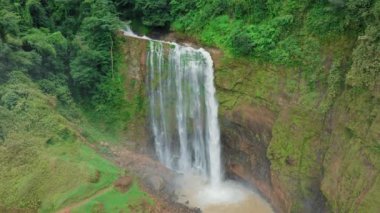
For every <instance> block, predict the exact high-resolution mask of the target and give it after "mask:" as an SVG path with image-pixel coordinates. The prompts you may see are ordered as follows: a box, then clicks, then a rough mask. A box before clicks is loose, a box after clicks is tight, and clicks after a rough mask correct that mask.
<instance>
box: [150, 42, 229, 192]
mask: <svg viewBox="0 0 380 213" xmlns="http://www.w3.org/2000/svg"><path fill="white" fill-rule="evenodd" d="M147 68H148V73H149V78H148V82H149V95H150V98H149V99H150V115H151V116H150V117H151V124H152V130H153V135H154V141H155V149H156V153H157V156H158V158H159V159H160V161H161V162H163V163H164V164H165V165H166V166H167V167H169V168H171V169H174V170H177V171H180V172H183V173H190V172H191V173H192V172H194V171H195V172H197V173H198V174H200V175H202V176H204V177H208V178H209V180H210V182H211V184H213V185H218V184H220V182H221V180H222V171H221V159H220V130H219V124H218V117H217V116H218V104H217V101H216V98H215V87H214V71H213V61H212V59H211V56H210V54H209V53H208V52H207V51H205V50H204V49H194V48H191V47H185V46H181V45H178V44H175V43H163V42H159V41H154V40H150V46H149V52H148V57H147Z"/></svg>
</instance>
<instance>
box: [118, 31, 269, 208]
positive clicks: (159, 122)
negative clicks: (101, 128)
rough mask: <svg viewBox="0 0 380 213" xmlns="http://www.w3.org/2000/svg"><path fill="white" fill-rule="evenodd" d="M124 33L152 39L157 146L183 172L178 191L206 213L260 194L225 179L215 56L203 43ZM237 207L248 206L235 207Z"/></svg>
mask: <svg viewBox="0 0 380 213" xmlns="http://www.w3.org/2000/svg"><path fill="white" fill-rule="evenodd" d="M124 34H125V35H126V36H132V37H136V38H140V39H146V40H148V41H149V47H148V51H147V59H146V67H147V84H148V91H149V114H150V122H151V129H152V133H153V136H154V145H155V151H156V154H157V157H158V159H159V160H160V161H161V162H162V163H163V164H164V165H165V166H167V167H168V168H170V169H172V170H174V171H176V172H177V173H179V174H181V175H179V176H180V178H179V179H178V180H177V181H176V182H177V183H176V184H177V186H178V187H177V188H179V189H180V191H179V193H178V195H179V196H180V197H184V199H183V201H184V202H185V203H186V202H187V201H191V202H192V204H193V205H195V206H196V207H201V208H202V210H203V211H206V212H215V211H217V212H220V211H219V210H217V209H218V208H220V207H221V205H219V204H223V205H224V207H223V209H227V211H222V212H229V210H228V206H229V207H231V205H232V204H233V203H235V204H236V203H241V204H243V203H242V202H243V201H247V200H248V202H249V203H252V202H250V201H249V200H251V201H252V198H253V197H254V200H256V201H257V199H260V198H259V196H257V195H255V196H254V194H253V193H250V192H248V191H247V190H246V189H244V188H243V187H240V186H238V185H237V184H236V183H232V182H231V181H224V177H223V171H222V163H221V145H220V129H219V123H218V103H217V100H216V97H215V92H216V90H215V86H214V70H213V60H212V58H211V55H210V54H209V53H208V52H207V51H206V50H204V49H202V48H200V49H195V48H192V47H188V46H183V45H179V44H177V43H174V42H166V41H158V40H154V39H150V38H148V37H146V36H138V35H136V34H134V33H133V32H132V31H131V30H130V29H129V28H127V30H125V31H124ZM184 186H186V187H184ZM247 198H251V199H247ZM186 199H187V201H185V200H186ZM180 200H181V199H180ZM256 203H259V204H260V202H259V201H257V202H256ZM261 204H263V207H262V208H259V209H261V211H256V212H270V211H271V210H270V207H269V206H268V205H264V204H265V202H264V201H262V202H261ZM226 205H227V206H226ZM238 206H240V207H241V206H244V205H236V206H235V207H232V209H235V210H236V209H237V207H238ZM248 206H250V205H248ZM255 206H256V208H258V207H259V206H260V205H255ZM246 210H247V209H246ZM251 210H252V209H251ZM251 210H247V211H244V210H243V209H241V210H240V211H239V212H242V211H243V212H252V211H251ZM267 210H268V211H267Z"/></svg>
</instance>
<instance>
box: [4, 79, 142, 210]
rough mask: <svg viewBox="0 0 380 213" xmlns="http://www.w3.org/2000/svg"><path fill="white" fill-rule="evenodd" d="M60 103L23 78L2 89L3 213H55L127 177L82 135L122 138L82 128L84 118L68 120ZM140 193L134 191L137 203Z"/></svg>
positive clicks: (107, 138)
mask: <svg viewBox="0 0 380 213" xmlns="http://www.w3.org/2000/svg"><path fill="white" fill-rule="evenodd" d="M9 97H12V98H9ZM58 104H59V103H58V101H57V99H56V98H55V97H53V96H50V95H47V94H44V93H43V92H42V91H41V90H40V89H39V87H38V86H37V85H36V84H34V83H33V82H32V81H31V80H30V79H29V78H28V77H27V76H25V75H24V74H22V73H16V74H15V75H12V77H11V79H10V80H9V82H8V83H6V84H3V85H0V118H1V119H0V133H1V138H0V211H5V212H12V211H17V210H20V209H22V210H23V211H30V212H36V211H38V212H43V213H45V212H55V211H57V210H59V209H62V208H63V207H65V206H68V205H71V204H73V203H77V202H78V201H81V200H84V199H87V198H89V197H91V196H93V195H94V194H96V193H97V192H98V191H99V190H102V189H104V188H107V187H110V186H112V183H113V182H114V181H115V180H117V179H118V177H119V176H120V175H122V174H123V171H122V170H121V169H120V168H118V167H117V166H115V165H114V164H112V163H111V162H110V161H108V160H106V159H104V158H103V157H102V156H101V155H99V154H98V153H97V152H95V151H94V150H93V149H91V148H90V147H88V146H87V145H86V144H85V143H84V141H83V138H81V137H79V133H80V132H87V133H88V135H87V136H89V137H91V138H92V139H93V140H107V141H111V139H112V140H113V141H115V140H116V137H117V136H113V138H112V137H111V136H110V134H106V133H104V132H102V131H97V129H96V127H94V126H93V125H91V123H87V124H86V125H83V127H82V128H80V127H79V126H78V124H81V123H83V120H84V119H83V118H82V117H78V118H76V119H71V120H67V119H66V118H65V117H64V116H62V115H61V113H60V112H59V111H58V108H59V107H58V106H57V105H58ZM74 107H75V106H74ZM65 110H71V109H70V108H67V109H65ZM80 129H82V130H83V131H80ZM137 191H138V190H137V189H134V191H133V190H132V192H134V193H132V194H136V195H135V196H132V197H134V198H135V199H136V200H137V199H138V196H137V195H140V194H139V193H137ZM141 193H142V192H141ZM110 195H112V194H110ZM114 197H115V196H113V198H112V199H111V200H113V199H114ZM144 199H145V198H144ZM115 202H118V200H117V199H115V201H114V203H115ZM120 202H121V201H120ZM124 204H125V202H124V201H123V205H124ZM120 205H122V204H120Z"/></svg>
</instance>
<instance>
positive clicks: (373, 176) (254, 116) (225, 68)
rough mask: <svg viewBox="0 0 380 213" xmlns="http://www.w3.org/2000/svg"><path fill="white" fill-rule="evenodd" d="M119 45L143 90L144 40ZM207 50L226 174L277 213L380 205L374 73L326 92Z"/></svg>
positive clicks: (280, 71)
mask: <svg viewBox="0 0 380 213" xmlns="http://www.w3.org/2000/svg"><path fill="white" fill-rule="evenodd" d="M123 46H124V48H123V49H124V53H125V55H126V58H125V59H126V60H125V61H126V64H127V65H128V67H127V68H126V70H125V71H124V72H125V79H126V82H127V83H126V89H127V90H129V91H131V93H130V94H133V92H134V91H139V93H140V94H143V93H144V91H143V87H144V86H143V82H144V78H145V77H144V76H145V57H146V49H147V43H146V41H145V40H139V39H136V38H126V39H125V43H124V44H123ZM210 52H211V55H212V57H213V59H214V63H215V72H216V73H215V76H216V80H215V81H216V82H215V83H216V86H217V92H218V100H219V102H220V122H221V127H222V143H223V159H224V162H225V168H226V173H227V174H228V175H229V177H231V178H238V179H240V180H242V181H245V182H247V183H249V184H252V185H253V186H255V187H257V189H258V190H259V191H260V192H261V194H262V195H263V196H264V197H266V198H267V199H268V201H270V202H271V203H272V205H273V206H274V208H275V209H276V210H277V211H278V212H329V211H332V212H375V211H376V209H379V208H380V204H379V202H378V201H377V198H378V197H379V196H380V183H379V181H380V180H379V171H380V170H379V169H380V163H379V162H380V152H379V150H380V149H379V147H380V144H379V141H380V115H379V110H380V107H379V106H380V100H379V94H380V91H379V88H378V82H377V80H376V79H375V82H377V83H375V85H377V87H376V86H375V87H374V89H372V90H360V89H358V88H356V87H354V86H344V87H343V89H341V90H340V91H339V93H338V94H335V95H334V96H333V98H331V95H329V90H328V85H325V84H323V83H322V82H318V81H314V83H313V85H312V86H310V82H308V81H307V78H305V77H304V76H302V74H301V73H302V72H301V71H300V70H297V69H287V68H283V67H275V66H272V65H269V64H263V63H258V62H252V61H251V60H248V59H244V58H233V57H230V56H228V55H224V54H223V53H222V52H220V51H219V50H215V49H210ZM342 55H344V53H337V54H335V53H328V54H326V55H324V57H325V62H324V64H321V65H320V69H321V70H322V72H324V73H333V72H334V67H335V66H336V63H334V61H337V60H338V59H339V64H340V66H344V60H343V59H341V58H342ZM337 58H338V59H337ZM340 78H344V76H340ZM130 82H135V83H133V84H130ZM130 85H134V86H133V87H134V89H133V88H129V87H130ZM145 130H146V129H145Z"/></svg>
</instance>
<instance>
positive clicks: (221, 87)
mask: <svg viewBox="0 0 380 213" xmlns="http://www.w3.org/2000/svg"><path fill="white" fill-rule="evenodd" d="M115 2H119V3H120V2H124V3H125V2H128V4H124V5H123V7H118V9H119V10H120V11H122V12H125V11H128V12H126V15H124V16H123V17H124V18H127V19H130V20H136V19H137V20H140V21H141V22H142V23H143V24H145V25H146V26H150V27H160V28H165V29H170V30H172V31H176V32H181V33H184V34H186V35H190V36H192V37H194V38H196V39H197V40H198V41H199V42H200V43H201V44H202V45H205V46H210V47H213V46H215V47H218V48H221V49H222V50H223V51H224V56H223V58H221V59H219V58H218V61H219V64H218V66H216V67H217V70H216V85H217V89H218V98H219V101H220V103H221V114H222V115H224V113H225V112H228V111H233V110H234V109H236V108H237V107H239V106H241V105H246V104H249V105H253V106H257V107H266V108H268V109H271V110H272V111H273V112H274V113H275V114H276V120H275V122H274V126H273V131H272V134H273V137H272V139H271V141H270V144H269V148H268V153H267V156H268V158H269V160H270V161H271V170H272V172H273V173H274V174H275V175H276V176H278V177H279V180H280V182H281V183H282V185H284V187H285V188H286V191H287V192H288V194H289V196H290V197H291V200H292V204H291V211H293V212H310V211H312V210H314V209H315V208H320V206H318V205H319V203H318V202H319V201H320V200H321V199H322V200H323V199H325V200H326V208H330V209H331V210H332V211H333V212H376V210H375V209H379V204H378V202H376V201H375V200H376V196H378V193H379V183H378V179H379V178H378V174H379V171H380V168H379V167H378V162H380V155H379V152H378V150H379V149H378V147H379V143H378V142H379V129H380V127H379V125H378V123H379V112H378V110H377V109H379V108H380V100H379V98H380V96H379V94H380V91H379V82H380V63H379V62H380V61H379V59H380V55H379V54H380V37H379V35H380V27H379V26H380V18H379V17H380V1H378V0H326V1H311V0H287V1H274V0H231V1H227V0H210V1H202V0H195V1H194V0H183V1H178V0H162V1H148V0H141V1H139V0H136V1H123V0H115ZM156 2H159V3H157V4H156ZM141 5H145V6H146V7H141ZM152 8H160V12H161V14H165V19H164V20H165V21H166V23H165V24H163V23H159V22H158V19H160V17H159V16H156V15H151V14H152V13H150V10H152ZM167 16H170V17H169V18H168V17H167ZM310 203H311V204H310ZM313 203H314V204H313ZM313 205H317V206H313Z"/></svg>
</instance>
